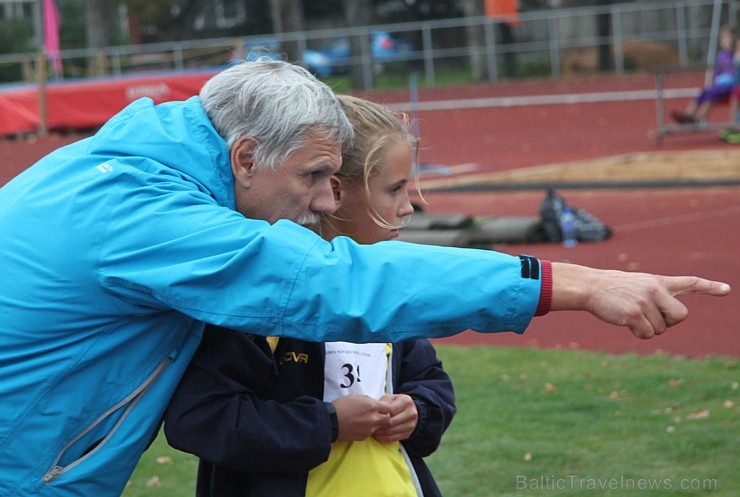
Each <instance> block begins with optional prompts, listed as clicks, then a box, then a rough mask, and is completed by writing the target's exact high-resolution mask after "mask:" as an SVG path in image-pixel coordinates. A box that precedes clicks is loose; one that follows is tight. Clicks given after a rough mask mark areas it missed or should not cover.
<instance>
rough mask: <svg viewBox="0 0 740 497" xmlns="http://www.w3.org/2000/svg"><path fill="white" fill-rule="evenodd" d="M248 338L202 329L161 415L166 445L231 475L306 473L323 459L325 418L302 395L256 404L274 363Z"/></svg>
mask: <svg viewBox="0 0 740 497" xmlns="http://www.w3.org/2000/svg"><path fill="white" fill-rule="evenodd" d="M253 338H254V337H250V336H249V335H247V334H244V333H240V332H236V331H232V330H226V329H220V328H207V329H206V331H205V334H204V338H203V341H202V343H201V346H200V348H199V349H198V351H197V352H196V354H195V356H194V358H193V360H192V362H191V364H190V366H189V367H188V369H187V370H186V373H185V375H184V377H183V379H182V381H181V383H180V384H179V386H178V388H177V390H176V392H175V394H174V396H173V398H172V400H171V402H170V405H169V407H168V408H167V411H166V413H165V424H164V430H165V435H166V437H167V441H168V442H169V444H170V445H172V446H173V447H175V448H177V449H179V450H182V451H184V452H188V453H191V454H194V455H196V456H198V457H199V458H201V459H202V460H204V461H206V462H209V463H212V464H215V465H218V466H223V467H226V468H229V469H232V470H237V471H247V472H252V473H256V472H260V473H264V472H267V473H270V472H281V473H289V472H305V471H308V470H310V469H311V468H313V467H315V466H317V465H319V464H321V463H322V462H324V461H325V460H326V459H327V458H328V457H329V451H330V449H331V442H332V427H331V421H330V416H329V413H328V411H327V409H326V406H325V405H324V403H323V402H322V401H321V399H317V398H313V397H310V396H307V395H305V396H301V397H298V398H296V399H295V400H293V401H290V402H276V401H273V400H262V399H261V398H260V396H261V395H262V394H263V393H264V391H265V390H266V389H267V387H268V383H269V381H270V379H271V378H274V376H275V369H274V368H275V363H274V360H273V359H272V353H271V352H270V350H269V348H267V347H266V345H265V348H260V346H258V344H257V343H255V342H254V341H253ZM265 349H266V350H265Z"/></svg>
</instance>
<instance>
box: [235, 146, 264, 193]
mask: <svg viewBox="0 0 740 497" xmlns="http://www.w3.org/2000/svg"><path fill="white" fill-rule="evenodd" d="M257 144H258V142H257V140H256V139H255V138H253V137H251V136H243V137H241V138H239V139H238V140H237V142H236V143H235V144H234V146H233V147H232V148H231V172H232V173H233V174H234V183H235V184H236V185H238V186H240V187H242V188H249V187H250V186H252V179H253V176H254V167H255V164H254V151H255V150H256V149H257Z"/></svg>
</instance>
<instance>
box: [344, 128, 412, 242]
mask: <svg viewBox="0 0 740 497" xmlns="http://www.w3.org/2000/svg"><path fill="white" fill-rule="evenodd" d="M384 159H385V160H384V161H383V162H382V164H381V165H380V166H379V167H377V168H376V169H375V170H374V171H373V174H372V176H370V178H369V180H368V188H369V193H370V195H369V196H368V195H367V194H366V191H365V185H364V184H363V183H362V182H359V183H357V184H350V185H342V193H341V197H340V206H339V209H338V210H337V212H336V217H337V218H338V219H339V222H338V223H337V224H338V227H339V228H340V230H341V232H342V233H341V234H344V235H346V236H349V237H351V238H352V239H354V240H355V241H356V242H358V243H375V242H380V241H383V240H392V239H394V238H396V237H398V228H399V227H400V226H401V225H402V224H403V220H404V217H406V216H410V215H411V214H413V212H414V208H413V206H412V205H411V201H410V200H409V195H408V191H407V187H408V184H409V181H410V177H411V165H412V150H411V144H410V143H408V141H407V140H405V139H399V140H396V141H395V142H393V143H392V144H391V145H390V146H389V147H388V149H387V150H386V154H385V158H384ZM373 214H374V215H375V217H379V218H380V219H379V220H380V221H382V222H384V223H385V224H388V225H391V226H393V227H394V228H388V227H384V226H380V225H378V223H377V222H376V221H375V219H373Z"/></svg>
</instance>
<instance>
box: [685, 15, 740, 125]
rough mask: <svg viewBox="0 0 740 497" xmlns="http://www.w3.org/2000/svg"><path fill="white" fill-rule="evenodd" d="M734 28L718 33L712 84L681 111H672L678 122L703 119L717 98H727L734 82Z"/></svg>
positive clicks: (693, 121) (691, 121) (692, 121)
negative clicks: (717, 47)
mask: <svg viewBox="0 0 740 497" xmlns="http://www.w3.org/2000/svg"><path fill="white" fill-rule="evenodd" d="M734 48H735V30H734V29H732V28H730V27H727V28H724V29H722V31H721V32H720V34H719V51H718V52H717V58H716V61H715V64H714V76H713V78H712V82H713V84H712V85H711V86H707V87H706V88H703V89H702V90H701V91H700V92H699V94H698V95H697V96H696V98H695V99H694V100H693V101H691V102H690V103H689V105H688V106H687V107H686V110H684V111H683V112H676V111H674V112H672V113H671V114H672V116H673V118H674V119H675V120H676V121H677V122H679V123H695V122H698V121H701V120H703V119H704V118H705V117H706V116H707V114H708V113H709V111H710V110H711V109H712V106H713V105H714V103H715V102H717V101H718V100H722V99H724V98H728V97H729V96H730V94H731V93H732V87H733V85H734V84H735V65H734V63H733V50H734Z"/></svg>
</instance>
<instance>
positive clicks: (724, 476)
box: [124, 345, 740, 497]
mask: <svg viewBox="0 0 740 497" xmlns="http://www.w3.org/2000/svg"><path fill="white" fill-rule="evenodd" d="M438 352H439V356H440V357H441V358H442V360H443V362H444V365H445V368H446V369H447V370H448V371H449V373H450V375H451V376H452V379H453V381H454V383H455V388H456V392H457V405H458V414H457V416H456V418H455V420H454V421H453V423H452V426H451V427H450V429H449V430H448V432H447V434H446V435H445V438H444V440H443V443H442V447H441V448H440V449H439V450H438V451H437V453H436V454H434V455H433V456H432V457H430V458H429V460H428V462H429V465H430V467H431V468H432V471H433V472H434V474H435V476H436V478H437V482H438V483H439V486H440V488H441V489H442V491H443V493H444V494H445V496H448V497H463V496H464V497H484V496H485V497H491V496H497V497H503V496H514V495H516V496H553V495H568V496H579V495H589V496H593V495H598V496H630V495H635V496H637V495H645V496H650V497H661V496H692V495H696V496H700V495H712V496H726V497H734V496H736V495H738V491H739V489H740V475H739V474H738V471H737V469H738V461H739V460H740V424H739V423H738V421H739V419H740V386H739V383H740V365H739V364H738V360H737V359H736V358H724V357H720V358H706V359H701V360H691V359H686V358H680V357H671V356H667V355H655V356H649V357H638V356H635V355H621V356H614V355H606V354H597V353H591V352H584V351H575V350H559V351H558V350H538V349H520V348H509V347H504V348H498V347H456V346H450V345H444V346H438ZM195 471H196V463H195V460H194V458H192V457H191V456H188V455H185V454H182V453H179V452H177V451H174V450H172V449H170V448H169V447H167V444H166V442H165V441H164V440H163V438H162V437H161V436H160V437H159V438H158V439H157V441H156V442H155V444H154V445H153V446H152V448H151V449H150V450H149V451H148V452H147V453H146V454H145V455H144V457H143V458H142V460H141V462H140V464H139V466H138V467H137V470H136V473H135V474H134V475H133V477H132V478H131V482H130V484H129V487H128V488H127V490H126V492H125V493H124V495H125V496H126V497H138V496H147V497H150V496H151V497H156V496H169V497H171V496H178V497H180V496H188V495H193V488H194V478H195Z"/></svg>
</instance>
